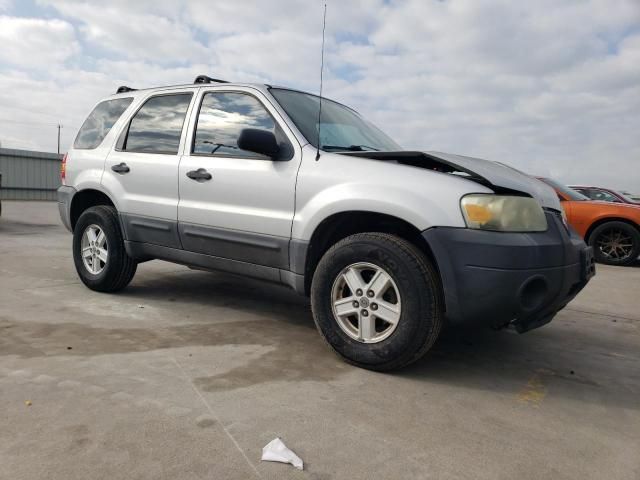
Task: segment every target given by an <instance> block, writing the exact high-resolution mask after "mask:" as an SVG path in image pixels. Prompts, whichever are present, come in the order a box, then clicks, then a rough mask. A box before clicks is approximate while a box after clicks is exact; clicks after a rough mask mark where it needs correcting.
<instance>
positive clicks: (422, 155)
mask: <svg viewBox="0 0 640 480" xmlns="http://www.w3.org/2000/svg"><path fill="white" fill-rule="evenodd" d="M340 153H341V154H342V155H349V156H354V157H364V158H370V159H372V160H382V161H391V162H397V163H400V164H403V165H412V166H414V167H421V168H425V169H428V170H435V171H439V172H443V173H451V174H456V175H460V176H462V177H463V178H468V179H469V180H473V181H475V182H478V183H481V184H482V185H485V186H487V187H489V188H491V189H492V190H494V191H495V192H496V193H509V192H510V191H511V192H518V193H525V194H527V195H530V196H531V197H533V198H535V199H536V200H538V202H539V203H540V204H541V205H542V206H543V207H546V208H553V209H555V210H560V209H561V207H560V200H559V199H558V195H557V194H556V192H555V190H553V188H551V187H550V186H548V185H547V184H545V183H543V182H541V181H540V180H538V179H536V178H533V177H530V176H529V175H527V174H525V173H523V172H521V171H519V170H516V169H515V168H512V167H509V166H507V165H504V164H501V163H497V162H492V161H490V160H483V159H481V158H473V157H465V156H462V155H454V154H451V153H441V152H412V151H399V152H340Z"/></svg>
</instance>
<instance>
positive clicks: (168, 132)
mask: <svg viewBox="0 0 640 480" xmlns="http://www.w3.org/2000/svg"><path fill="white" fill-rule="evenodd" d="M193 95H194V91H193V90H187V89H185V90H184V91H171V92H165V93H159V92H154V93H153V94H152V95H150V96H149V97H147V98H145V99H144V101H143V102H142V103H141V105H140V107H139V108H138V109H137V110H136V112H135V113H134V114H133V115H132V116H131V119H130V120H129V121H128V122H127V124H126V126H125V127H124V129H123V130H122V133H121V134H120V136H119V137H118V141H117V142H116V147H115V149H114V150H112V151H111V153H110V154H109V156H108V157H107V161H106V164H105V170H104V175H103V180H102V182H103V184H104V185H105V187H106V188H107V189H109V190H110V191H111V192H112V193H113V195H114V196H115V198H117V199H118V208H119V213H120V215H121V218H122V223H123V226H124V229H125V235H126V237H127V240H130V241H135V242H145V243H153V244H156V245H164V246H168V247H172V248H180V239H179V237H178V231H177V220H178V165H179V162H180V157H179V153H180V152H181V147H182V145H183V144H184V141H185V132H184V131H185V130H186V128H185V125H186V122H185V119H186V118H188V114H189V110H190V107H191V102H192V99H193Z"/></svg>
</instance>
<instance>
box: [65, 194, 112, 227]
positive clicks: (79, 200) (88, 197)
mask: <svg viewBox="0 0 640 480" xmlns="http://www.w3.org/2000/svg"><path fill="white" fill-rule="evenodd" d="M96 205H110V206H112V207H114V208H115V207H116V205H115V202H114V201H113V199H112V198H111V197H110V196H109V194H107V193H105V192H104V191H102V190H98V189H96V188H86V189H83V190H79V191H78V192H76V193H75V194H74V195H73V198H72V199H71V205H70V207H69V220H70V222H71V230H73V229H74V228H75V226H76V222H77V221H78V218H80V215H82V212H84V211H85V210H86V209H88V208H91V207H95V206H96Z"/></svg>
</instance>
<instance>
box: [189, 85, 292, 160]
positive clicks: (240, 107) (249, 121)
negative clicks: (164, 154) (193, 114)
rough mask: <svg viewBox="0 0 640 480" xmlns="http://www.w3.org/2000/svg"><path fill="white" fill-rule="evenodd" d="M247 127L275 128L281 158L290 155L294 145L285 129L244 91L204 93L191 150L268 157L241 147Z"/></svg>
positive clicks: (206, 153)
mask: <svg viewBox="0 0 640 480" xmlns="http://www.w3.org/2000/svg"><path fill="white" fill-rule="evenodd" d="M245 128H253V129H260V130H268V131H270V132H272V133H273V134H274V135H275V136H276V141H277V142H278V144H279V145H280V150H281V156H282V158H291V154H292V153H293V149H292V147H291V145H290V144H289V142H288V140H287V138H286V136H285V135H284V132H282V130H281V129H280V127H279V126H278V124H277V123H276V122H275V120H274V119H273V117H271V115H270V114H269V112H268V111H267V110H266V109H265V108H264V106H263V105H262V103H260V101H259V100H258V99H257V98H255V97H253V96H252V95H248V94H245V93H230V92H219V93H217V92H209V93H206V94H205V95H204V97H203V98H202V104H201V106H200V112H199V113H198V121H197V123H196V131H195V135H194V141H193V147H192V150H191V151H192V153H195V154H201V155H221V156H233V157H243V158H265V157H264V156H263V155H260V154H258V153H254V152H250V151H247V150H241V149H240V148H239V147H238V138H239V137H240V134H241V133H242V130H244V129H245Z"/></svg>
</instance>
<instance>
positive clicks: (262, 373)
mask: <svg viewBox="0 0 640 480" xmlns="http://www.w3.org/2000/svg"><path fill="white" fill-rule="evenodd" d="M70 249H71V235H70V234H69V233H68V232H67V231H66V230H64V228H63V227H62V226H61V225H60V223H59V220H58V216H57V210H56V204H54V203H18V202H5V203H4V204H3V216H2V218H0V405H1V406H2V408H0V478H1V479H12V480H18V479H45V478H46V479H64V480H72V479H108V480H115V479H127V480H129V479H170V480H175V479H196V478H198V479H199V478H207V479H248V478H256V477H258V478H265V479H286V478H310V479H342V478H345V479H373V478H381V479H391V478H393V479H399V478H411V479H418V478H431V479H440V478H454V479H491V480H495V479H502V478H504V479H513V478H520V479H536V478H540V479H548V478H553V479H574V478H580V479H602V478H607V479H638V478H640V455H639V452H640V329H639V327H640V308H638V306H639V305H640V300H639V298H640V268H614V267H605V266H599V268H598V275H597V276H596V277H595V278H594V280H593V281H592V282H591V283H590V284H589V286H588V287H587V288H586V289H585V291H583V292H582V293H581V294H580V296H579V297H578V298H577V299H576V300H575V301H574V302H573V303H571V304H570V305H569V307H568V308H566V309H565V310H564V311H563V312H561V313H560V314H559V315H558V316H557V317H556V319H555V320H554V321H553V322H552V323H551V324H550V325H548V326H546V327H543V328H541V329H538V330H535V331H532V332H530V333H527V334H525V335H518V334H516V333H513V332H511V331H501V332H491V331H489V332H484V333H480V334H479V333H474V334H472V333H469V332H462V331H455V330H448V331H447V332H445V335H444V337H443V338H442V339H441V341H440V342H439V343H438V344H437V345H436V347H435V348H434V350H433V351H432V352H431V353H430V354H429V355H428V356H427V357H426V358H424V359H423V360H422V361H420V362H418V363H417V364H415V365H413V366H412V367H410V368H407V369H405V370H403V371H400V372H398V373H393V374H376V373H372V372H368V371H365V370H360V369H357V368H354V367H351V366H348V365H346V364H344V363H343V362H341V361H340V360H338V358H337V357H336V356H334V354H333V353H332V352H331V351H329V350H328V349H327V348H326V347H325V345H324V344H323V342H322V340H321V339H320V337H319V336H318V334H317V332H316V330H315V328H314V325H313V321H312V319H311V314H310V311H309V305H308V301H307V300H306V299H304V298H300V297H298V296H296V295H295V294H294V293H292V292H290V291H288V290H286V289H284V288H281V287H278V286H274V285H269V284H266V283H261V282H257V281H250V280H246V279H243V278H238V277H233V276H229V275H223V274H213V273H205V272H198V271H191V270H189V269H187V268H184V267H180V266H176V265H172V264H169V263H163V262H149V263H145V264H143V265H140V267H139V269H138V273H137V275H136V277H135V279H134V280H133V282H132V284H131V285H130V287H129V288H127V289H126V290H125V291H123V292H122V293H119V294H114V295H107V294H100V293H95V292H92V291H90V290H88V289H87V288H85V287H84V286H83V285H82V284H81V283H80V282H79V280H78V278H77V276H76V273H75V270H74V267H73V263H72V260H71V250H70ZM29 402H31V403H30V404H29ZM276 436H280V437H281V438H282V439H283V440H284V442H285V443H286V444H287V445H288V446H290V447H291V448H292V449H293V450H294V451H295V452H296V453H297V454H298V455H299V456H300V457H302V459H303V460H304V462H305V470H304V471H303V472H300V471H297V470H295V469H294V468H293V467H291V466H289V465H283V464H277V463H265V462H260V455H261V449H262V447H263V446H264V445H265V444H267V442H269V441H270V440H272V439H273V438H275V437H276Z"/></svg>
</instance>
